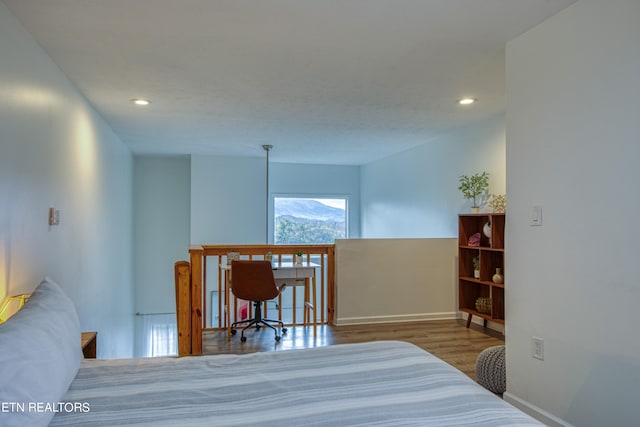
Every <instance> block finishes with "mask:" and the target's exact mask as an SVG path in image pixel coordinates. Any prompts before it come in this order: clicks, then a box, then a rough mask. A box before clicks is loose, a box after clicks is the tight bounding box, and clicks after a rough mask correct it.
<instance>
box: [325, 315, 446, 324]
mask: <svg viewBox="0 0 640 427" xmlns="http://www.w3.org/2000/svg"><path fill="white" fill-rule="evenodd" d="M456 318H457V314H456V312H454V311H452V312H447V313H418V314H398V315H391V316H366V317H345V318H342V319H336V326H346V325H366V324H374V323H401V322H420V321H425V320H450V319H456Z"/></svg>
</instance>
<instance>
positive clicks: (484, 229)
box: [482, 221, 491, 246]
mask: <svg viewBox="0 0 640 427" xmlns="http://www.w3.org/2000/svg"><path fill="white" fill-rule="evenodd" d="M482 232H483V233H484V235H485V236H487V238H488V239H489V246H491V223H490V222H489V221H487V222H485V223H484V226H483V227H482Z"/></svg>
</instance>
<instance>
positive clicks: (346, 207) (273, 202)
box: [268, 193, 350, 245]
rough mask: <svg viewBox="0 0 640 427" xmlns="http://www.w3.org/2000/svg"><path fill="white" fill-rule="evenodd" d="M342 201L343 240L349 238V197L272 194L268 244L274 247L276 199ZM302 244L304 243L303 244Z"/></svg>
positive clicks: (320, 194) (342, 195)
mask: <svg viewBox="0 0 640 427" xmlns="http://www.w3.org/2000/svg"><path fill="white" fill-rule="evenodd" d="M280 198H282V199H342V200H344V202H345V203H344V210H345V213H344V217H345V221H344V228H345V230H344V231H345V233H344V235H345V237H344V238H345V239H348V238H349V222H350V221H349V216H350V210H349V202H350V200H349V196H348V195H346V194H324V193H273V194H271V196H270V197H269V230H268V236H269V242H268V243H269V244H271V245H275V244H276V243H275V238H276V236H275V231H276V230H275V226H276V215H275V214H276V213H275V205H276V199H280ZM303 244H304V243H303Z"/></svg>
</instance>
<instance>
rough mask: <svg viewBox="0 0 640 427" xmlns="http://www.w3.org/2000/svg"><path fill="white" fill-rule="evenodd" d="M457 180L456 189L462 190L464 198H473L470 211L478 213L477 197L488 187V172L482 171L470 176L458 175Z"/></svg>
mask: <svg viewBox="0 0 640 427" xmlns="http://www.w3.org/2000/svg"><path fill="white" fill-rule="evenodd" d="M459 182H460V185H459V186H458V190H460V191H462V194H463V195H464V197H465V199H473V206H471V212H472V213H478V212H479V211H480V206H479V205H478V200H477V197H478V196H480V195H482V194H483V193H486V191H487V189H488V188H489V174H488V173H487V172H482V173H477V174H475V175H472V176H467V175H460V180H459Z"/></svg>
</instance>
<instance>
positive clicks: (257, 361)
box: [0, 284, 542, 426]
mask: <svg viewBox="0 0 640 427" xmlns="http://www.w3.org/2000/svg"><path fill="white" fill-rule="evenodd" d="M42 286H43V285H40V287H38V289H37V290H36V292H34V295H33V296H32V298H31V300H30V301H29V302H28V303H27V304H26V305H25V307H24V308H23V310H22V311H21V312H19V313H17V314H16V315H15V316H14V317H12V318H11V319H10V320H9V321H11V320H12V319H14V318H16V317H17V316H18V315H21V314H22V316H20V317H18V318H17V319H15V320H17V321H20V320H24V319H21V318H24V317H25V316H24V314H25V313H26V314H27V315H28V316H29V317H30V319H31V320H32V318H33V317H37V316H34V314H37V313H33V311H34V310H33V308H34V305H33V304H32V303H33V299H34V297H35V298H36V299H35V305H38V303H39V302H40V301H41V300H42V299H43V298H40V297H39V296H38V295H39V294H42V293H43V292H41V288H42ZM45 288H47V292H44V293H51V292H50V291H51V289H53V293H54V294H59V293H61V292H62V291H61V289H60V288H59V287H57V285H55V284H54V285H46V286H45ZM56 297H57V298H58V299H60V295H56ZM39 305H42V304H39ZM71 305H72V304H71ZM30 306H31V308H30ZM38 308H41V307H38ZM30 311H31V312H32V313H30ZM58 311H60V310H58ZM73 315H75V311H74V313H73ZM47 317H48V319H49V323H50V322H51V321H53V322H55V317H56V316H52V315H51V314H50V313H49V314H48V316H47ZM72 317H73V316H72ZM52 319H53V320H52ZM9 321H8V322H7V323H9ZM75 321H76V322H77V315H75ZM71 323H73V322H71ZM5 326H6V324H3V325H0V346H2V345H3V344H5V342H4V335H5V332H6V331H5ZM56 327H57V326H56ZM14 328H15V327H14ZM9 332H11V329H10V330H9ZM75 332H78V334H76V335H75V347H76V348H77V349H78V350H79V345H78V342H77V340H78V336H79V329H78V331H75ZM10 335H11V334H10ZM52 341H54V342H56V343H59V342H60V339H59V337H56V339H55V340H52ZM63 341H64V340H63ZM67 350H69V351H70V352H72V353H74V354H75V353H77V352H76V351H75V349H67ZM62 351H66V350H65V349H63V350H62ZM23 356H24V354H23ZM4 357H5V356H0V358H4ZM73 358H75V356H73ZM5 362H7V361H6V360H0V363H1V364H0V370H2V372H3V373H5V372H8V370H7V368H6V366H5V365H6V364H5ZM73 364H75V361H74V362H73ZM23 367H24V366H23ZM18 368H19V369H18V371H19V370H20V367H18ZM62 369H64V370H65V371H66V370H68V368H67V366H66V364H65V366H64V367H60V369H56V371H59V370H62ZM51 370H52V366H51V365H49V366H47V367H46V370H45V371H42V372H40V373H39V375H40V376H41V377H46V378H47V379H48V380H51V381H58V382H60V381H62V382H64V384H63V385H62V387H58V388H57V391H56V393H59V394H58V395H57V396H55V395H53V394H47V395H34V394H33V392H30V394H28V393H27V394H25V393H24V392H22V394H21V392H20V390H18V391H14V393H15V395H13V396H11V395H7V391H6V390H4V389H2V390H0V401H11V402H20V401H21V399H22V401H25V399H27V400H28V399H32V400H31V402H52V403H54V404H57V406H56V407H54V410H51V411H49V412H47V411H44V412H42V411H41V412H37V411H33V412H29V411H26V410H23V411H20V410H19V409H20V408H17V409H18V410H13V411H8V412H0V425H21V426H22V425H47V423H50V425H51V426H85V425H91V426H113V425H131V426H137V425H153V426H236V425H238V426H240V425H241V426H252V425H255V426H258V425H259V426H378V425H384V426H398V425H409V426H411V425H413V426H539V425H542V424H540V423H538V422H537V421H536V420H534V419H533V418H531V417H529V416H528V415H526V414H524V413H523V412H521V411H519V410H518V409H516V408H514V407H512V406H511V405H509V404H508V403H506V402H504V401H503V400H502V399H500V398H499V397H497V396H495V395H494V394H492V393H490V392H488V391H487V390H485V389H483V388H482V387H481V386H480V385H478V384H476V383H475V382H474V381H472V380H471V379H470V378H469V377H467V376H466V375H464V374H463V373H461V372H460V371H458V370H457V369H455V368H454V367H452V366H450V365H448V364H447V363H445V362H444V361H442V360H440V359H438V358H437V357H435V356H433V355H431V354H429V353H428V352H426V351H424V350H422V349H420V348H418V347H416V346H414V345H412V344H409V343H406V342H400V341H378V342H369V343H362V344H343V345H334V346H329V347H320V348H313V349H304V350H287V351H277V352H265V353H254V354H244V355H213V356H195V357H182V358H175V357H162V358H149V359H116V360H100V359H98V360H89V359H87V360H82V357H81V353H80V358H79V360H78V363H77V366H76V367H75V368H72V369H71V370H70V372H65V374H64V375H59V374H60V372H50V371H51ZM13 372H15V370H14V371H13ZM52 376H53V378H50V377H52ZM59 377H62V378H59ZM41 379H42V378H38V379H36V380H34V378H33V375H31V376H27V378H14V380H22V381H25V384H27V385H29V384H30V383H33V382H34V381H36V382H38V381H37V380H41ZM40 383H42V381H40ZM28 403H29V401H26V404H28ZM54 406H55V405H54ZM14 409H15V408H14ZM55 409H57V411H56V410H55ZM27 416H30V417H32V418H29V419H28V418H26V417H27ZM25 421H28V422H25Z"/></svg>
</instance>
